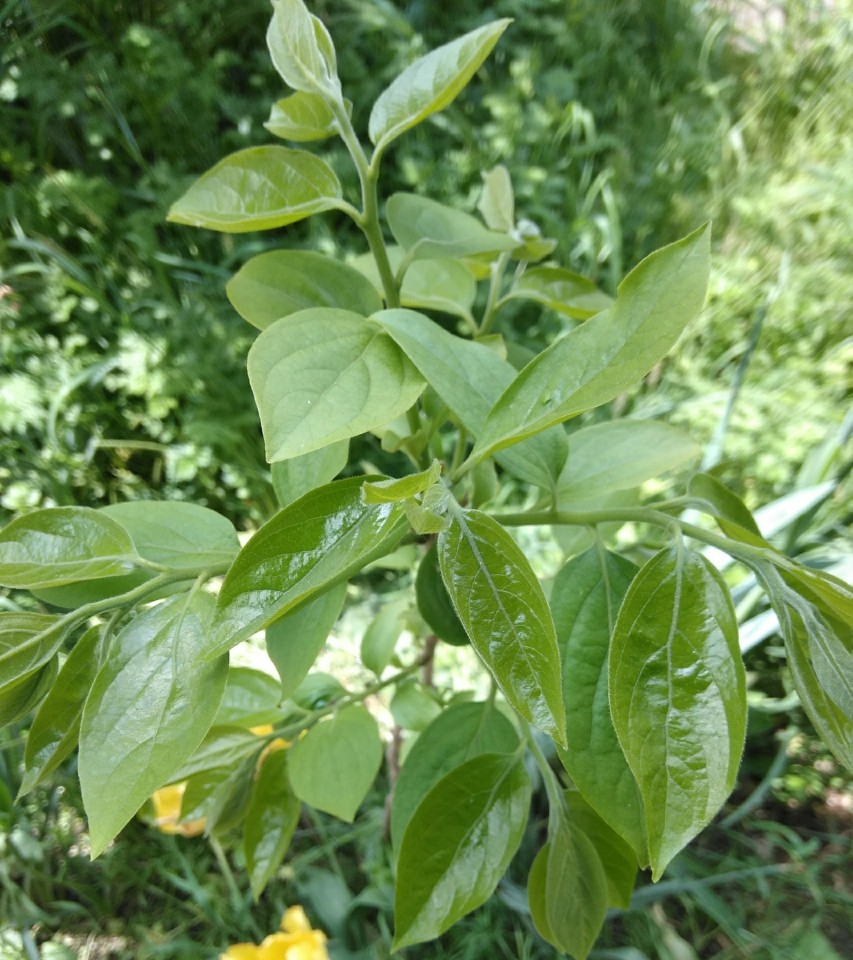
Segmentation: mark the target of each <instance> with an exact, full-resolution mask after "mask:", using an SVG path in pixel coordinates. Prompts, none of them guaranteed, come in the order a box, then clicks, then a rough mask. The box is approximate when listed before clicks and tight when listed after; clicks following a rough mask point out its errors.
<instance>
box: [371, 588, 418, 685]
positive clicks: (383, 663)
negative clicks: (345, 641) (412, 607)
mask: <svg viewBox="0 0 853 960" xmlns="http://www.w3.org/2000/svg"><path fill="white" fill-rule="evenodd" d="M407 609H408V600H407V599H398V600H396V601H394V600H391V601H389V600H386V599H385V597H384V596H383V598H382V607H381V609H380V610H379V613H377V614H376V616H375V617H374V618H373V619H372V620H371V621H370V623H369V624H368V626H367V629H366V630H365V631H364V636H363V637H362V638H361V662H362V663H363V664H364V665H365V667H367V669H368V670H370V671H372V672H373V673H375V674H376V676H377V677H380V676H382V672H383V670H384V669H385V668H386V667H387V666H388V664H389V663H390V662H391V657H392V656H393V655H394V647H396V645H397V641H398V640H399V639H400V634H401V633H402V632H403V628H404V626H405V623H404V621H403V614H404V613H405V611H406V610H407Z"/></svg>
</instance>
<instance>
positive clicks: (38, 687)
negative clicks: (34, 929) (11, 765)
mask: <svg viewBox="0 0 853 960" xmlns="http://www.w3.org/2000/svg"><path fill="white" fill-rule="evenodd" d="M58 672H59V660H58V658H57V657H54V658H53V659H52V660H50V661H48V663H46V664H44V666H42V667H39V668H38V670H34V671H33V672H32V673H28V674H26V675H25V676H23V677H18V679H17V680H13V681H12V683H6V684H4V685H3V687H2V688H0V729H2V728H3V727H6V726H8V725H9V724H12V723H17V722H18V721H19V720H23V719H24V717H26V716H28V715H29V714H30V713H32V712H33V710H35V709H36V707H38V705H39V704H40V703H41V702H42V701H43V700H44V698H45V697H46V696H47V693H48V691H49V690H50V689H51V687H52V686H53V684H54V683H55V681H56V676H57V673H58Z"/></svg>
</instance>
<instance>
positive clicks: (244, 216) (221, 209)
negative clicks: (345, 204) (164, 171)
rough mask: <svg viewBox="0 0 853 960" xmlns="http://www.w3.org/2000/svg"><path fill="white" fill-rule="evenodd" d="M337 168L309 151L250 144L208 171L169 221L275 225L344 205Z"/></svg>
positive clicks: (214, 226)
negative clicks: (334, 168) (342, 203)
mask: <svg viewBox="0 0 853 960" xmlns="http://www.w3.org/2000/svg"><path fill="white" fill-rule="evenodd" d="M340 201H341V185H340V182H339V181H338V178H337V176H336V175H335V171H334V170H332V168H331V167H330V166H329V165H328V163H326V161H325V160H322V159H321V158H320V157H316V156H314V154H313V153H308V152H307V151H305V150H289V149H288V148H287V147H249V148H248V149H247V150H238V151H237V153H232V154H231V155H230V156H228V157H225V159H224V160H220V161H219V163H217V164H216V166H214V167H211V168H210V170H208V171H207V173H205V174H202V176H201V177H199V178H198V180H196V181H195V183H194V184H193V185H192V186H191V187H190V188H189V190H187V192H186V193H185V194H184V195H183V196H182V197H181V198H180V199H179V200H176V201H175V203H173V204H172V206H171V208H170V210H169V216H168V218H167V219H168V220H170V221H171V222H172V223H185V224H188V225H189V226H191V227H207V228H208V229H209V230H219V231H221V232H222V233H248V232H250V231H252V230H272V229H273V228H274V227H284V226H286V225H287V224H288V223H295V222H296V221H297V220H304V219H305V218H306V217H310V216H312V215H313V214H315V213H321V212H322V211H324V210H333V209H335V208H336V207H338V206H339V205H340Z"/></svg>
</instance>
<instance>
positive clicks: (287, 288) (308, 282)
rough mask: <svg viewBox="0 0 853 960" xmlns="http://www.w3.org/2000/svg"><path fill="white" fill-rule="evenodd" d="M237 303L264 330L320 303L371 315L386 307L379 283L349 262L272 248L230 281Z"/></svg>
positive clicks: (243, 314) (229, 290)
mask: <svg viewBox="0 0 853 960" xmlns="http://www.w3.org/2000/svg"><path fill="white" fill-rule="evenodd" d="M225 292H226V293H227V294H228V299H229V300H230V301H231V306H232V307H234V309H235V310H236V311H237V313H239V314H240V316H241V317H242V318H243V319H244V320H247V321H248V322H249V323H251V324H252V326H255V327H257V328H258V329H259V330H265V329H266V328H267V327H268V326H270V324H272V323H274V322H275V321H276V320H280V319H281V318H282V317H288V316H290V314H292V313H298V312H299V311H300V310H309V309H312V308H315V307H335V308H338V309H341V310H351V311H352V312H354V313H358V314H363V315H364V316H369V315H370V314H371V313H374V312H375V311H377V310H381V309H382V301H381V299H380V298H379V294H378V293H377V292H376V291H375V290H374V288H373V285H372V284H371V283H370V281H369V280H367V279H366V278H365V277H364V276H362V274H360V273H359V272H358V271H357V270H354V269H353V268H352V267H348V266H347V265H346V264H345V263H341V262H340V261H339V260H335V259H334V258H333V257H329V256H326V255H325V254H322V253H314V252H313V251H311V250H270V251H268V252H267V253H261V254H259V255H258V256H256V257H252V259H251V260H248V261H247V262H246V263H244V264H243V266H242V267H241V268H240V269H239V270H238V271H237V273H235V274H234V276H233V277H232V278H231V279H230V280H229V281H228V283H227V284H226V285H225Z"/></svg>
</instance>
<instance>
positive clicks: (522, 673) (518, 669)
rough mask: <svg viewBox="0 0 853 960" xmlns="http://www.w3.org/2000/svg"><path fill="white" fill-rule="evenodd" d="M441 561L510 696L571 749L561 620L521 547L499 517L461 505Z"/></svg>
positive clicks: (472, 632)
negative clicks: (560, 644) (558, 625)
mask: <svg viewBox="0 0 853 960" xmlns="http://www.w3.org/2000/svg"><path fill="white" fill-rule="evenodd" d="M438 558H439V564H440V567H441V575H442V578H443V580H444V583H445V586H446V587H447V592H448V593H449V594H450V598H451V600H452V601H453V606H454V607H455V608H456V612H457V614H458V615H459V619H460V620H461V621H462V625H463V626H464V627H465V632H466V633H467V634H468V636H469V637H470V638H471V644H472V646H473V647H474V649H475V650H476V651H477V654H478V655H479V657H480V659H481V660H482V661H483V663H485V665H486V667H487V668H488V669H489V672H490V673H491V674H492V676H494V678H495V680H496V681H497V683H498V685H499V686H500V688H501V690H503V692H504V695H505V696H506V698H507V700H509V702H510V703H511V704H512V706H513V708H514V709H515V710H517V711H518V713H520V714H521V716H522V717H524V718H525V720H528V721H529V722H530V723H532V724H533V725H534V726H536V727H538V728H539V729H540V730H542V731H544V732H545V733H547V734H549V735H550V736H551V737H553V738H554V740H556V741H557V742H558V743H560V744H562V745H564V746H565V742H566V718H565V713H564V711H563V694H562V689H561V684H560V654H559V650H558V648H557V637H556V634H555V632H554V622H553V620H552V619H551V611H550V610H549V609H548V603H547V601H546V600H545V596H544V594H543V593H542V587H541V586H540V585H539V581H538V580H537V579H536V575H535V574H534V573H533V570H531V568H530V564H529V563H528V561H527V558H526V557H525V556H524V554H523V553H522V551H521V548H520V547H519V546H518V544H517V543H516V542H515V540H513V539H512V537H511V536H510V535H509V534H508V533H507V532H506V530H504V529H503V527H501V526H500V524H499V523H497V521H496V520H493V519H492V518H491V517H489V516H487V515H486V514H484V513H480V512H479V511H476V510H465V511H463V510H460V509H459V508H456V509H455V510H454V511H453V512H452V513H451V522H450V526H449V527H448V529H447V530H446V531H445V532H444V533H441V534H439V537H438Z"/></svg>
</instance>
